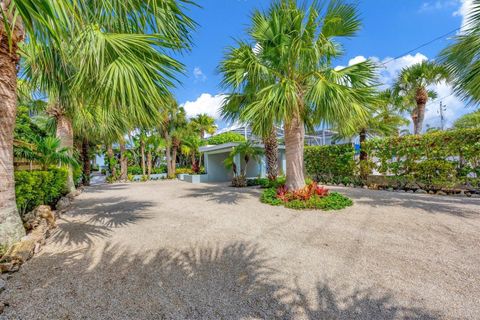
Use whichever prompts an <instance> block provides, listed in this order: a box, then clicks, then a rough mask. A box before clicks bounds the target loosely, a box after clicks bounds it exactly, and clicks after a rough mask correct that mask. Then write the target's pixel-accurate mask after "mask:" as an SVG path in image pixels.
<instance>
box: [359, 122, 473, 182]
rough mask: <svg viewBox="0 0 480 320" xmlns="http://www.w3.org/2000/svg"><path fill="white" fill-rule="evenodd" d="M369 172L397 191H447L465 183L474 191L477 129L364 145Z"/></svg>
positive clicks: (390, 139) (397, 138)
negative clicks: (384, 179)
mask: <svg viewBox="0 0 480 320" xmlns="http://www.w3.org/2000/svg"><path fill="white" fill-rule="evenodd" d="M365 148H366V150H367V152H368V154H369V155H370V157H371V158H375V159H377V161H376V163H373V162H372V163H370V164H371V166H372V168H373V169H375V170H377V171H378V172H380V173H381V174H384V175H387V176H388V180H389V184H390V185H391V186H393V187H398V188H405V187H407V188H409V187H412V188H415V187H417V188H418V187H424V188H427V189H428V188H431V189H434V190H436V189H441V188H450V187H452V186H453V185H454V184H455V183H463V184H466V183H469V184H472V186H474V187H476V188H478V183H477V179H478V177H480V129H461V130H448V131H438V132H430V133H426V134H424V135H421V136H419V135H411V136H402V137H393V138H384V139H371V140H369V141H367V142H366V143H365Z"/></svg>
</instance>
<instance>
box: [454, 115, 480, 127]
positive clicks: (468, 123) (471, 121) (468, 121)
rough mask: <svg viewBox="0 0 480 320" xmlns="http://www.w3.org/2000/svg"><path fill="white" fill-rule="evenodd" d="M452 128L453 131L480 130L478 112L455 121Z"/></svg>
mask: <svg viewBox="0 0 480 320" xmlns="http://www.w3.org/2000/svg"><path fill="white" fill-rule="evenodd" d="M453 127H454V128H455V129H470V128H480V110H477V111H474V112H471V113H467V114H465V115H463V116H461V117H460V118H458V119H457V120H456V121H455V123H454V124H453Z"/></svg>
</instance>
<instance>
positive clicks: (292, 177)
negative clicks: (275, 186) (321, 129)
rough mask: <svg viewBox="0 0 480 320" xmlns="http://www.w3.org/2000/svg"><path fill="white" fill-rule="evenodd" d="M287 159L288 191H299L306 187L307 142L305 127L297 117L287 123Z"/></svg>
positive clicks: (285, 127)
mask: <svg viewBox="0 0 480 320" xmlns="http://www.w3.org/2000/svg"><path fill="white" fill-rule="evenodd" d="M284 129H285V130H284V131H285V158H286V162H287V182H286V184H285V186H286V187H287V189H288V190H299V189H301V188H303V187H304V186H305V177H304V174H303V149H304V143H305V142H304V140H305V127H304V125H303V122H302V121H301V119H300V117H299V116H298V115H297V116H295V117H294V118H293V119H291V120H290V121H288V122H286V123H285V126H284Z"/></svg>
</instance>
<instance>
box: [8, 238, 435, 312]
mask: <svg viewBox="0 0 480 320" xmlns="http://www.w3.org/2000/svg"><path fill="white" fill-rule="evenodd" d="M97 249H98V248H97ZM269 264H270V259H269V258H267V257H266V253H265V251H264V250H263V249H261V248H259V247H258V246H257V245H256V244H252V243H246V242H235V243H231V244H229V245H226V246H219V245H215V246H210V245H194V246H191V247H190V248H187V249H182V250H171V249H160V250H157V251H155V252H130V251H128V250H126V249H124V248H122V247H121V246H117V245H108V246H107V247H106V248H105V249H104V250H103V251H98V250H93V248H87V249H82V250H76V251H70V252H63V253H60V254H55V255H46V254H44V255H40V256H38V257H36V258H35V259H34V260H32V261H31V263H29V264H27V265H25V266H24V268H22V269H21V271H20V273H19V274H18V275H17V276H16V277H14V278H13V279H12V281H13V283H12V284H11V285H9V286H8V288H7V291H6V292H5V293H4V294H3V295H4V297H2V298H5V299H8V301H9V303H10V306H11V307H9V308H8V309H7V310H6V316H7V318H8V317H11V318H25V319H46V318H48V319H58V318H61V319H64V318H69V319H80V318H83V317H87V318H89V319H250V318H258V319H352V318H355V319H407V318H408V319H434V318H436V316H435V315H434V314H431V313H429V312H427V311H424V310H422V309H415V308H407V307H404V306H401V305H398V304H397V303H396V302H395V299H394V297H393V296H392V295H386V294H380V293H378V292H374V290H367V291H356V292H354V293H353V294H351V295H347V296H345V297H339V296H337V295H336V294H335V293H334V290H332V289H331V288H330V286H329V285H328V284H327V283H324V282H319V283H317V285H316V288H317V290H316V292H315V293H316V299H315V300H316V301H313V303H312V301H310V300H309V299H308V298H307V295H308V294H307V293H305V292H303V291H302V290H301V289H299V288H298V287H297V288H296V289H291V288H289V287H288V286H286V285H285V284H284V282H283V281H282V280H281V279H282V274H281V273H280V272H279V271H277V270H275V269H272V268H270V267H269ZM44 306H48V308H45V307H44Z"/></svg>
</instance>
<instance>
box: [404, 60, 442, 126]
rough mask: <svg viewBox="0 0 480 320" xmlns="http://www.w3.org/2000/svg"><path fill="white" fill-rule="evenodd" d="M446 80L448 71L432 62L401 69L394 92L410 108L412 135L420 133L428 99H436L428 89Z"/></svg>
mask: <svg viewBox="0 0 480 320" xmlns="http://www.w3.org/2000/svg"><path fill="white" fill-rule="evenodd" d="M448 79H449V73H448V70H447V69H446V68H445V67H444V66H442V65H439V64H437V63H436V62H434V61H423V62H420V63H416V64H414V65H412V66H409V67H406V68H404V69H402V71H401V72H400V74H399V75H398V78H397V80H396V83H395V91H396V92H397V93H398V94H400V95H401V96H403V97H404V99H405V102H406V104H408V105H409V106H410V114H411V117H412V122H413V133H414V134H420V133H421V132H422V127H423V120H424V118H425V106H426V104H427V102H428V99H435V98H436V97H437V93H436V92H435V91H433V90H429V89H428V87H429V86H430V85H434V84H438V83H439V82H441V81H445V80H448Z"/></svg>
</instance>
